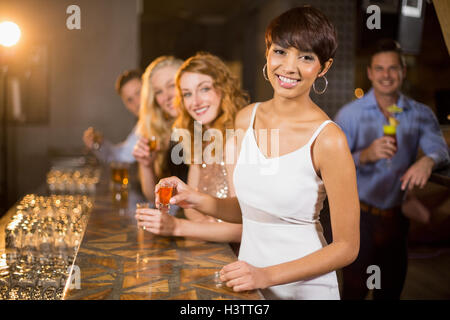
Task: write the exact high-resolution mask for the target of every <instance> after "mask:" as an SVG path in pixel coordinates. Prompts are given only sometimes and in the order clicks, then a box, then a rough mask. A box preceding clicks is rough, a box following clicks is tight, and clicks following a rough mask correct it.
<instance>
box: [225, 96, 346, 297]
mask: <svg viewBox="0 0 450 320" xmlns="http://www.w3.org/2000/svg"><path fill="white" fill-rule="evenodd" d="M258 105H259V104H256V105H255V107H254V109H253V113H252V118H251V122H250V126H249V128H248V129H247V131H246V133H245V136H244V139H243V141H242V146H241V151H240V153H239V158H238V161H237V163H236V167H235V170H234V175H233V179H234V187H235V191H236V196H237V198H238V201H239V204H240V207H241V210H242V223H243V230H242V240H241V249H240V252H239V260H242V261H245V262H247V263H249V264H251V265H253V266H256V267H267V266H272V265H276V264H280V263H284V262H288V261H292V260H296V259H299V258H302V257H304V256H306V255H308V254H310V253H312V252H314V251H317V250H319V249H321V248H322V247H324V246H326V245H327V243H326V241H325V239H324V237H323V230H322V226H321V224H320V222H319V214H320V210H321V209H322V205H323V201H324V199H325V197H326V193H325V187H324V185H323V182H322V180H321V179H320V178H319V177H318V176H317V174H316V172H315V170H314V166H313V164H312V159H311V152H310V149H311V145H312V143H313V142H314V140H315V139H316V137H317V135H318V134H319V133H320V131H321V130H322V129H323V128H324V127H325V126H326V125H327V124H328V123H331V122H332V121H330V120H327V121H324V122H323V123H322V124H321V125H320V126H319V128H317V130H316V131H315V132H314V134H313V135H312V137H311V139H310V140H309V141H308V143H307V144H306V145H305V146H303V147H301V148H300V149H297V150H295V151H293V152H291V153H288V154H286V155H283V156H280V157H277V158H269V159H268V158H266V157H265V156H264V155H263V154H262V152H261V151H260V149H259V147H258V145H257V143H256V139H255V135H254V131H253V123H254V119H255V114H256V109H257V108H258ZM262 293H263V295H264V297H265V298H266V299H295V300H300V299H320V300H321V299H340V296H339V288H338V283H337V277H336V273H335V272H334V271H333V272H330V273H328V274H325V275H322V276H319V277H316V278H311V279H307V280H302V281H298V282H293V283H288V284H284V285H278V286H273V287H270V288H267V289H264V290H262Z"/></svg>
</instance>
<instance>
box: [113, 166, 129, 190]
mask: <svg viewBox="0 0 450 320" xmlns="http://www.w3.org/2000/svg"><path fill="white" fill-rule="evenodd" d="M128 167H129V164H128V163H126V162H112V163H111V181H112V183H113V184H114V185H117V186H120V187H121V188H126V187H127V186H128Z"/></svg>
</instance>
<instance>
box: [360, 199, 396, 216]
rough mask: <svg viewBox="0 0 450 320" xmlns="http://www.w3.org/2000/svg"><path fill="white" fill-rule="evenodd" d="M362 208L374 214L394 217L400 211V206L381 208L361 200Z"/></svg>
mask: <svg viewBox="0 0 450 320" xmlns="http://www.w3.org/2000/svg"><path fill="white" fill-rule="evenodd" d="M360 207H361V210H363V211H366V212H368V213H370V214H373V215H374V216H382V217H388V218H391V217H394V216H395V215H397V213H398V212H399V211H400V206H397V207H393V208H390V209H379V208H377V207H374V206H371V205H370V204H367V203H364V202H362V201H361V202H360Z"/></svg>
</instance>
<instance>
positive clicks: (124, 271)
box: [64, 179, 263, 300]
mask: <svg viewBox="0 0 450 320" xmlns="http://www.w3.org/2000/svg"><path fill="white" fill-rule="evenodd" d="M102 180H103V179H102ZM132 192H133V191H132V190H131V191H130V197H129V198H132V197H131V193H132ZM99 193H100V194H99ZM129 200H130V199H129ZM235 260H237V258H236V256H235V254H234V253H233V251H232V250H231V248H230V246H229V245H228V244H224V243H211V242H202V241H193V240H188V239H184V238H176V237H161V236H155V235H153V234H151V233H149V232H147V231H143V230H142V229H138V228H137V225H136V220H135V218H134V204H133V203H131V204H130V201H129V203H128V207H126V208H120V207H118V206H117V205H114V203H113V197H112V194H111V193H110V192H109V191H105V192H103V193H101V192H97V195H96V197H95V202H94V208H93V210H92V212H91V214H90V218H89V222H88V225H87V229H86V231H85V234H84V238H83V241H82V243H81V246H80V249H79V251H78V254H77V257H76V259H75V262H74V266H75V268H77V267H79V269H80V273H81V275H80V278H81V286H80V287H81V288H80V289H69V290H67V292H65V295H64V299H89V300H91V299H92V300H94V299H113V300H114V299H117V300H118V299H121V300H127V299H133V300H135V299H145V300H147V299H152V300H153V299H163V300H166V299H175V300H178V299H180V300H181V299H183V300H184V299H188V300H191V299H192V300H197V299H199V300H213V299H235V300H238V299H246V300H254V299H255V300H256V299H263V298H262V295H261V294H260V293H259V291H252V292H245V293H235V292H233V291H232V290H231V289H230V288H228V287H226V286H217V285H216V283H215V282H214V273H215V272H216V271H219V270H220V269H221V268H222V267H223V266H224V265H226V264H228V263H230V262H233V261H235Z"/></svg>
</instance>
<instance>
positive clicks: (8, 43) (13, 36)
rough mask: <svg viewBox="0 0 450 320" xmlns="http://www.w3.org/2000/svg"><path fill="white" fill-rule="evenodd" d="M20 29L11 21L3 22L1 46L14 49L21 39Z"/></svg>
mask: <svg viewBox="0 0 450 320" xmlns="http://www.w3.org/2000/svg"><path fill="white" fill-rule="evenodd" d="M20 35H21V32H20V28H19V26H18V25H17V24H15V23H14V22H11V21H3V22H1V23H0V45H2V46H4V47H12V46H14V45H15V44H16V43H17V42H19V39H20Z"/></svg>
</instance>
